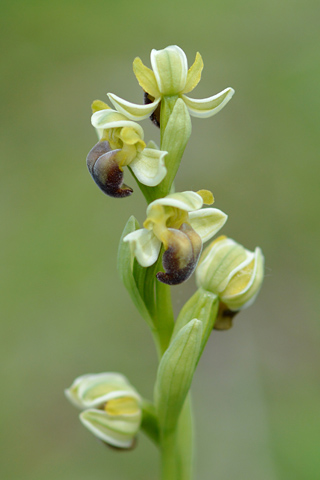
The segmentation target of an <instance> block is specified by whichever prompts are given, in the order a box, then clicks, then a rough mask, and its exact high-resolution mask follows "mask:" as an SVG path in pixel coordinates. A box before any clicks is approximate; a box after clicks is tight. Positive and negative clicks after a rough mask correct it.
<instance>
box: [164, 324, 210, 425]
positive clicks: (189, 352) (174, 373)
mask: <svg viewBox="0 0 320 480" xmlns="http://www.w3.org/2000/svg"><path fill="white" fill-rule="evenodd" d="M201 338H202V322H200V321H199V320H197V319H193V320H191V321H190V322H189V323H188V324H187V325H185V326H184V327H183V328H182V329H181V330H180V331H179V333H178V334H177V336H176V337H175V338H174V339H173V340H172V342H171V343H170V345H169V347H168V349H167V350H166V352H165V354H164V355H163V357H162V359H161V361H160V364H159V368H158V373H157V380H156V384H155V404H156V408H157V413H158V419H159V426H160V429H161V431H162V433H163V434H166V433H168V432H172V431H173V430H174V429H175V427H176V425H177V422H178V419H179V415H180V413H181V409H182V407H183V404H184V401H185V399H186V396H187V394H188V391H189V389H190V386H191V382H192V378H193V374H194V371H195V368H196V365H197V361H198V358H199V353H200V349H201Z"/></svg>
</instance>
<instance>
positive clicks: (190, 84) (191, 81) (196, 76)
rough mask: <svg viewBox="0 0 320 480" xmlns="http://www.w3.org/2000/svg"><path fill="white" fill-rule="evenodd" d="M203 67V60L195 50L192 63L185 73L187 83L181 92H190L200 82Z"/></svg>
mask: <svg viewBox="0 0 320 480" xmlns="http://www.w3.org/2000/svg"><path fill="white" fill-rule="evenodd" d="M202 69H203V60H202V57H201V55H200V53H199V52H197V55H196V59H195V61H194V64H193V65H192V66H191V67H190V68H189V70H188V74H187V83H186V86H185V87H184V89H183V91H182V92H181V93H189V92H191V91H192V90H193V89H194V88H195V87H196V86H197V85H198V83H199V82H200V79H201V73H202Z"/></svg>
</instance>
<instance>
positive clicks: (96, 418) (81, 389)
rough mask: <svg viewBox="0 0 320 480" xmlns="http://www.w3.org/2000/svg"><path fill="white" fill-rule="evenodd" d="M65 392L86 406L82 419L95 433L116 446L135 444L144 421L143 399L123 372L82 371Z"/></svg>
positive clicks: (83, 406) (74, 400) (80, 406)
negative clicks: (83, 372) (90, 372)
mask: <svg viewBox="0 0 320 480" xmlns="http://www.w3.org/2000/svg"><path fill="white" fill-rule="evenodd" d="M65 394H66V396H67V398H68V399H69V400H70V401H71V402H72V403H73V404H74V405H75V406H76V407H78V408H80V409H81V410H83V412H82V413H81V414H80V421H81V422H82V423H83V425H84V426H85V427H87V428H88V430H90V431H91V432H92V433H93V434H94V435H95V436H96V437H98V438H100V440H103V441H104V442H106V443H108V444H110V445H112V446H114V447H118V448H131V447H132V445H133V442H134V438H135V435H136V434H137V432H138V430H139V428H140V424H141V417H142V410H141V402H142V400H141V397H140V395H138V393H137V392H136V390H135V389H134V388H133V387H132V386H131V385H130V383H129V382H128V380H127V379H126V378H125V377H124V376H123V375H120V374H118V373H98V374H88V375H82V376H81V377H78V378H77V379H76V380H75V381H74V382H73V384H72V385H71V387H70V388H68V389H67V390H65Z"/></svg>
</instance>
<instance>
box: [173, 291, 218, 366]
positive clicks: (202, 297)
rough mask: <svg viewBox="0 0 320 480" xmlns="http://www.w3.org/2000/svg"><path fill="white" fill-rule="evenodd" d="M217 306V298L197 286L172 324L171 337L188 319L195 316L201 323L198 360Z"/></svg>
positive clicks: (216, 311)
mask: <svg viewBox="0 0 320 480" xmlns="http://www.w3.org/2000/svg"><path fill="white" fill-rule="evenodd" d="M218 308H219V298H218V296H217V295H215V294H214V293H211V292H207V291H206V290H204V289H203V288H199V289H198V290H197V291H196V292H195V294H194V295H192V297H191V298H189V300H188V301H187V302H186V303H185V305H184V306H183V307H182V309H181V311H180V313H179V315H178V318H177V321H176V323H175V326H174V330H173V334H172V339H174V338H175V336H176V335H177V334H178V332H179V331H180V330H181V329H182V328H183V327H184V326H185V325H187V324H188V323H189V322H190V320H192V319H193V318H197V319H198V320H200V322H201V323H202V338H201V349H200V353H199V358H198V361H199V360H200V357H201V355H202V352H203V350H204V347H205V346H206V343H207V341H208V339H209V337H210V334H211V332H212V329H213V327H214V323H215V320H216V318H217V314H218Z"/></svg>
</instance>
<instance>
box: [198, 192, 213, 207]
mask: <svg viewBox="0 0 320 480" xmlns="http://www.w3.org/2000/svg"><path fill="white" fill-rule="evenodd" d="M197 194H198V195H200V197H202V200H203V203H204V204H205V205H212V204H213V203H214V198H213V195H212V192H210V190H199V191H198V192H197Z"/></svg>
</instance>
